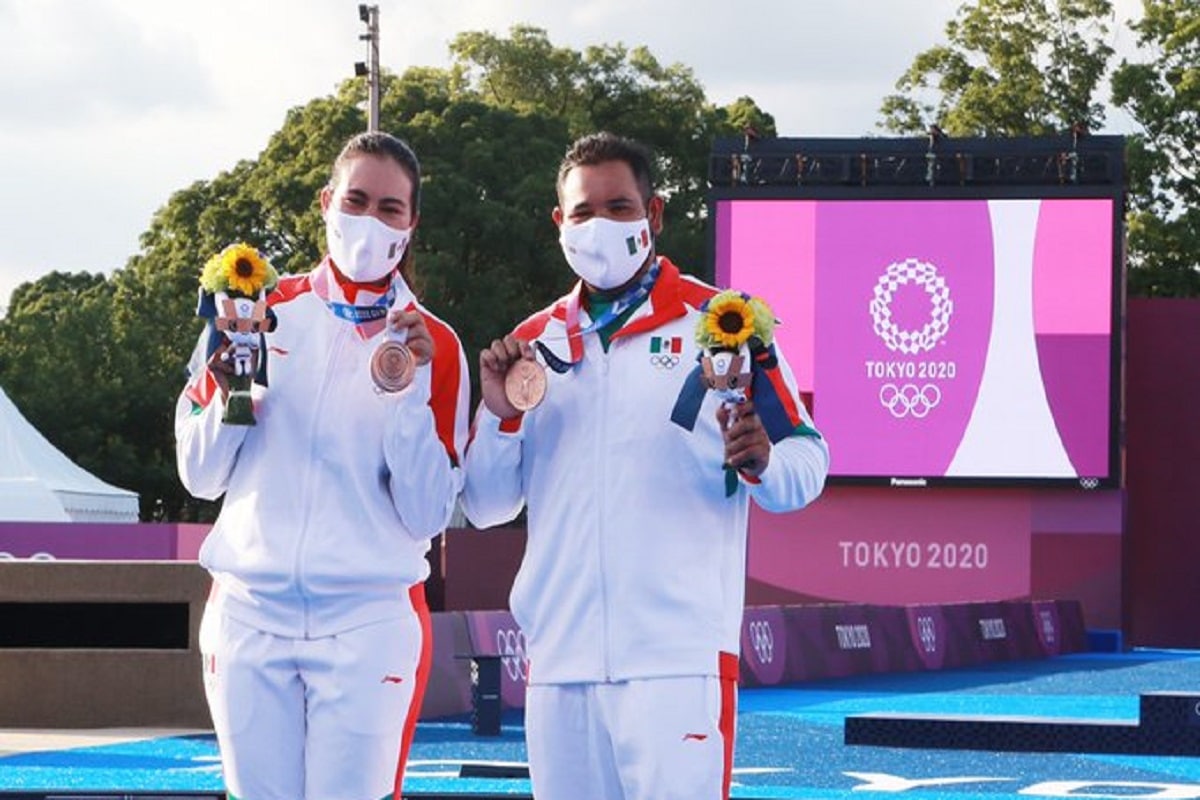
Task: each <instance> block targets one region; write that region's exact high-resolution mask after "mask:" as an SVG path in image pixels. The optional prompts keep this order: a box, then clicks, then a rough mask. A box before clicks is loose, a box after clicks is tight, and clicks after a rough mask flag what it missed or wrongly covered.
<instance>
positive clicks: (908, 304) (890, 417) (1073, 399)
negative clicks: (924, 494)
mask: <svg viewBox="0 0 1200 800" xmlns="http://www.w3.org/2000/svg"><path fill="white" fill-rule="evenodd" d="M1112 219H1113V208H1112V201H1111V200H1108V199H1043V200H1040V201H1038V200H1025V201H999V202H997V201H988V200H985V199H978V200H976V199H969V200H726V201H719V202H718V203H717V204H716V214H715V220H716V246H715V253H716V275H717V281H718V283H720V284H721V285H722V286H731V287H735V288H738V289H740V290H742V291H746V292H750V293H752V294H757V295H759V296H761V297H763V298H764V299H766V300H767V301H768V302H769V303H770V304H771V306H772V308H773V309H774V310H775V312H776V315H777V316H778V317H779V319H780V320H781V322H782V324H781V325H780V327H779V328H778V333H777V337H778V342H779V345H780V347H781V349H782V350H783V352H784V354H785V356H786V358H787V360H788V362H789V365H790V366H791V368H792V370H793V372H794V373H795V374H796V377H797V381H798V383H799V385H800V388H801V391H802V392H805V393H811V394H812V407H813V414H814V418H815V421H816V423H817V426H818V427H819V428H820V429H821V430H822V432H823V433H824V434H826V436H827V437H828V439H829V441H830V442H831V450H832V453H833V455H832V459H833V460H832V465H831V474H832V475H834V476H843V477H904V476H914V477H941V476H945V475H947V474H950V475H953V476H954V477H985V478H987V477H992V478H997V477H1000V478H1002V477H1014V478H1041V477H1057V478H1062V477H1106V476H1108V475H1109V474H1110V465H1109V453H1110V451H1111V448H1110V440H1109V437H1110V430H1111V409H1110V403H1111V398H1112V389H1111V380H1112V378H1111V319H1112V302H1113V298H1112V288H1111V287H1112V269H1113V254H1112V241H1113V235H1112V234H1113V231H1112ZM894 265H900V266H899V267H898V268H896V267H895V266H894ZM906 265H908V266H906ZM890 267H891V268H892V272H891V273H889V268H890ZM897 269H898V273H897V272H896V270H897ZM888 274H900V275H902V276H904V275H906V276H908V277H907V278H901V280H900V282H899V283H897V282H896V281H892V283H891V284H890V295H888V304H887V306H888V307H887V313H889V314H890V315H891V317H890V323H891V324H892V325H893V329H896V330H901V331H920V330H921V329H922V327H923V325H925V323H927V322H929V321H930V320H931V319H933V318H934V317H933V316H932V307H933V305H934V300H933V297H934V293H935V291H936V289H935V285H936V283H937V282H938V281H940V282H942V283H944V287H945V290H944V292H945V293H944V296H943V300H945V299H946V298H949V300H950V301H951V302H952V311H951V313H950V314H949V316H948V325H947V326H943V329H942V330H940V332H936V331H935V333H934V334H933V335H932V336H926V337H925V339H926V340H929V341H926V344H928V347H926V348H923V349H920V350H919V351H915V352H898V351H897V350H895V349H894V348H889V346H888V342H887V341H885V339H884V337H883V336H881V335H880V333H879V332H878V330H877V323H878V321H877V320H875V319H873V312H872V309H871V301H872V298H873V297H878V294H877V293H878V291H879V287H880V286H885V287H886V286H888V283H887V275H888ZM893 344H894V342H893ZM989 359H992V362H991V363H989ZM1014 361H1017V362H1020V363H1018V364H1015V365H1014V364H1013V363H1011V362H1014ZM987 375H990V376H991V378H992V380H990V381H989V380H987V379H986V376H987ZM998 375H999V376H1001V377H1002V378H1004V380H999V379H997V376H998ZM1011 376H1016V378H1013V377H1011ZM897 392H905V393H906V394H905V397H907V398H909V399H910V400H913V399H914V398H917V396H918V394H920V395H921V397H923V398H925V400H926V401H935V404H934V405H928V404H927V405H926V406H921V401H920V400H915V401H914V402H913V404H912V406H911V407H906V406H905V405H904V403H903V402H902V403H899V404H896V403H895V402H893V404H892V405H890V406H889V405H887V404H886V403H885V400H892V399H893V398H894V397H895V395H896V393H897ZM1008 392H1012V393H1020V394H1014V395H1013V396H1015V397H1025V396H1036V397H1037V398H1038V405H1039V408H1041V409H1043V410H1044V417H1045V421H1044V422H1043V423H1042V424H1041V425H1040V426H1039V425H1037V424H1034V423H1030V424H1029V425H1028V426H1026V425H1024V424H1022V422H1021V418H1019V417H1018V418H1016V422H1015V424H1014V422H1013V421H1012V420H1000V421H998V422H997V425H996V426H995V427H996V430H993V431H988V430H987V425H988V420H989V419H990V415H989V414H987V413H983V411H986V410H987V409H989V408H992V407H994V406H989V405H988V401H990V402H991V403H992V404H995V403H1000V404H1001V406H1000V407H1003V406H1004V403H1005V401H1004V396H1005V395H1006V394H1007V393H1008ZM1042 398H1044V399H1042ZM981 402H983V403H984V405H982V406H981V405H980V403H981ZM981 409H982V411H981ZM973 416H974V419H973ZM1022 437H1025V438H1026V439H1027V440H1028V441H1027V444H1028V447H1023V441H1022ZM968 439H970V441H968ZM1047 439H1052V440H1053V444H1052V445H1047V444H1046V440H1047ZM972 443H974V445H975V449H976V451H982V452H983V453H985V454H986V453H987V452H988V448H989V447H990V446H991V443H995V444H996V445H998V447H1005V448H1012V449H1013V450H1014V451H1015V453H1016V455H1015V456H1013V457H1012V458H1013V459H1015V460H1014V461H1013V463H1005V464H1001V465H999V466H997V467H996V468H995V470H991V468H990V466H989V465H987V464H986V463H984V464H980V463H979V460H978V459H979V456H978V455H977V456H976V457H975V459H974V460H970V459H968V460H967V467H966V469H968V470H974V471H972V472H969V473H968V474H964V473H963V472H962V471H961V463H962V462H961V461H960V471H957V472H954V471H952V463H953V462H954V460H955V458H956V456H959V455H961V453H960V451H962V450H965V449H968V448H967V447H966V445H970V444H972ZM1043 451H1044V452H1048V453H1050V454H1049V455H1043V454H1042V453H1043ZM1013 464H1015V466H1014V465H1013Z"/></svg>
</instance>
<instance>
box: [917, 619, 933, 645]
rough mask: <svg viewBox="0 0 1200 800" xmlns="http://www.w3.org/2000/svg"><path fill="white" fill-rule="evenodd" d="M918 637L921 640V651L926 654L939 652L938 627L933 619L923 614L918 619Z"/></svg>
mask: <svg viewBox="0 0 1200 800" xmlns="http://www.w3.org/2000/svg"><path fill="white" fill-rule="evenodd" d="M917 637H918V638H919V639H920V640H921V649H922V650H924V651H925V652H926V653H936V652H937V626H936V625H934V622H933V617H930V616H928V615H925V614H922V615H921V616H919V617H917Z"/></svg>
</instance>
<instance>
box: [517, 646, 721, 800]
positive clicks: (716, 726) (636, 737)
mask: <svg viewBox="0 0 1200 800" xmlns="http://www.w3.org/2000/svg"><path fill="white" fill-rule="evenodd" d="M733 663H734V665H735V667H734V669H735V670H736V663H737V662H736V661H734V662H733ZM736 709H737V678H736V671H735V672H734V677H732V678H730V677H725V678H714V677H684V678H654V679H647V680H634V681H625V682H621V683H588V684H562V685H532V686H529V687H528V688H527V689H526V695H525V735H526V742H527V745H528V749H529V768H530V776H531V778H532V779H533V793H534V796H535V797H537V798H538V800H579V798H581V797H586V798H589V800H724V798H728V796H729V782H730V776H731V774H732V769H733V737H734V723H735V719H736Z"/></svg>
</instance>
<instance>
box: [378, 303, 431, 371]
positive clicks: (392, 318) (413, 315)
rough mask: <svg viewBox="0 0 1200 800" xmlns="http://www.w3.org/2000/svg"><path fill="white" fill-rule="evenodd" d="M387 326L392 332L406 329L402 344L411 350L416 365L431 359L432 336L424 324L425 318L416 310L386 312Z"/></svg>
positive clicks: (423, 363)
mask: <svg viewBox="0 0 1200 800" xmlns="http://www.w3.org/2000/svg"><path fill="white" fill-rule="evenodd" d="M387 324H388V328H389V329H390V330H391V331H392V332H393V333H400V332H401V331H407V334H406V336H405V338H404V344H406V345H407V346H408V349H409V350H411V351H412V354H413V358H415V359H416V360H417V364H418V365H421V366H423V365H425V364H428V363H429V362H430V361H432V360H433V337H432V336H430V335H429V328H428V327H426V325H425V318H424V317H423V316H421V314H420V313H419V312H417V311H404V310H402V309H396V310H393V311H392V312H391V313H389V314H388V320H387Z"/></svg>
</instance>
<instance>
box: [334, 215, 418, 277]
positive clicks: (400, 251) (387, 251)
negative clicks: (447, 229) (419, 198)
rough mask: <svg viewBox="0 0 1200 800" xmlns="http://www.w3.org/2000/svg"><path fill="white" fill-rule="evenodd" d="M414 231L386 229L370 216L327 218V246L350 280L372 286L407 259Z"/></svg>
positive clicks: (336, 216) (338, 265)
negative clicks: (406, 251)
mask: <svg viewBox="0 0 1200 800" xmlns="http://www.w3.org/2000/svg"><path fill="white" fill-rule="evenodd" d="M411 234H412V228H408V229H404V230H401V229H399V228H392V227H390V226H388V225H384V224H383V223H382V222H380V221H379V220H377V219H375V217H372V216H371V215H370V214H361V215H355V214H346V213H344V212H341V211H337V210H335V209H332V208H331V209H329V211H328V212H327V213H326V214H325V244H326V246H327V247H328V248H329V257H330V258H332V259H333V263H334V264H336V265H337V268H338V270H340V271H341V273H342V274H343V275H345V276H346V277H347V278H349V279H350V280H352V281H354V282H355V283H371V282H373V281H377V280H380V279H382V278H384V277H385V276H387V275H388V274H389V273H390V272H391V271H392V270H394V269H395V268H396V265H397V264H398V263H400V258H401V257H402V256H403V255H404V250H405V248H406V247H408V238H409V236H410V235H411Z"/></svg>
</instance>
